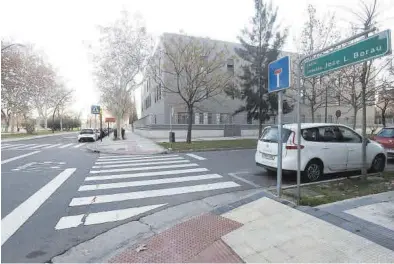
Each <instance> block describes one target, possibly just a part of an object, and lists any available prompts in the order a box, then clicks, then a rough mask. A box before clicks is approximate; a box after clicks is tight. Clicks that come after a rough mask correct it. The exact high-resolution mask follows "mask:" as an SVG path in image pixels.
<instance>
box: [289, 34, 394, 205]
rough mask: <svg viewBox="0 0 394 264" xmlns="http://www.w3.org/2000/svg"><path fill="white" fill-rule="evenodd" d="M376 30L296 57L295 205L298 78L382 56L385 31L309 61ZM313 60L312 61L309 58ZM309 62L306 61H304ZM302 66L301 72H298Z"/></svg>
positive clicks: (387, 41)
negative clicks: (297, 59) (297, 58)
mask: <svg viewBox="0 0 394 264" xmlns="http://www.w3.org/2000/svg"><path fill="white" fill-rule="evenodd" d="M375 30H376V28H375V27H374V28H371V29H369V30H366V31H364V32H361V33H359V34H356V35H354V36H352V37H350V38H347V39H345V40H342V41H340V42H338V43H336V44H334V45H331V46H329V47H327V48H324V49H322V50H319V51H316V52H313V53H312V54H309V55H307V56H304V57H301V58H299V61H298V63H297V64H298V65H297V76H296V77H297V83H296V88H297V94H298V96H297V97H298V100H297V144H298V145H297V204H299V203H300V198H301V190H300V183H301V144H300V143H301V75H304V77H313V76H317V75H323V74H326V73H328V72H330V71H333V70H338V69H340V68H343V67H345V66H350V65H353V64H357V63H360V62H363V61H367V60H371V59H375V58H378V57H382V56H385V55H388V54H390V53H391V31H390V30H385V31H382V32H380V33H378V34H375V35H373V36H371V37H369V38H365V39H363V40H361V41H358V42H356V43H353V44H351V45H348V46H347V47H345V48H341V49H338V50H334V51H332V52H330V53H328V54H325V55H323V56H320V57H317V58H313V57H315V56H316V55H318V54H321V53H323V52H325V51H327V50H330V49H333V48H335V47H338V46H339V45H342V44H346V43H348V42H350V41H352V40H354V39H357V38H359V37H362V36H365V35H367V34H368V33H371V32H374V31H375ZM310 58H313V59H310ZM308 59H309V60H308ZM302 67H303V68H304V72H302Z"/></svg>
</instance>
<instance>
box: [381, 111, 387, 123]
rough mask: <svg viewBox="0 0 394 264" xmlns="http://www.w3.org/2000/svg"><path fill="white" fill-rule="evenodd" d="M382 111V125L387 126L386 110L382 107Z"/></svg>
mask: <svg viewBox="0 0 394 264" xmlns="http://www.w3.org/2000/svg"><path fill="white" fill-rule="evenodd" d="M381 113H382V125H383V127H386V111H384V110H383V109H382V112H381Z"/></svg>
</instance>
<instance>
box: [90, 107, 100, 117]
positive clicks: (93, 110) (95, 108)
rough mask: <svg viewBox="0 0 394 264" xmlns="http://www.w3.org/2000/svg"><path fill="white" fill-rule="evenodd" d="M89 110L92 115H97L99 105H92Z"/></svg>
mask: <svg viewBox="0 0 394 264" xmlns="http://www.w3.org/2000/svg"><path fill="white" fill-rule="evenodd" d="M90 112H91V113H92V114H93V115H99V114H100V106H99V105H92V106H91V108H90Z"/></svg>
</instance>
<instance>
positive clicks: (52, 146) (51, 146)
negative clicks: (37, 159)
mask: <svg viewBox="0 0 394 264" xmlns="http://www.w3.org/2000/svg"><path fill="white" fill-rule="evenodd" d="M60 145H61V144H55V145H50V146H48V147H45V148H44V149H50V148H54V147H57V146H60Z"/></svg>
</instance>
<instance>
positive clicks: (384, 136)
mask: <svg viewBox="0 0 394 264" xmlns="http://www.w3.org/2000/svg"><path fill="white" fill-rule="evenodd" d="M373 140H375V141H377V142H378V143H380V144H381V145H382V146H383V147H384V148H385V150H386V152H387V157H389V158H390V157H391V158H394V127H385V128H382V130H380V132H379V133H378V134H377V135H376V136H375V137H374V139H373Z"/></svg>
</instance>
